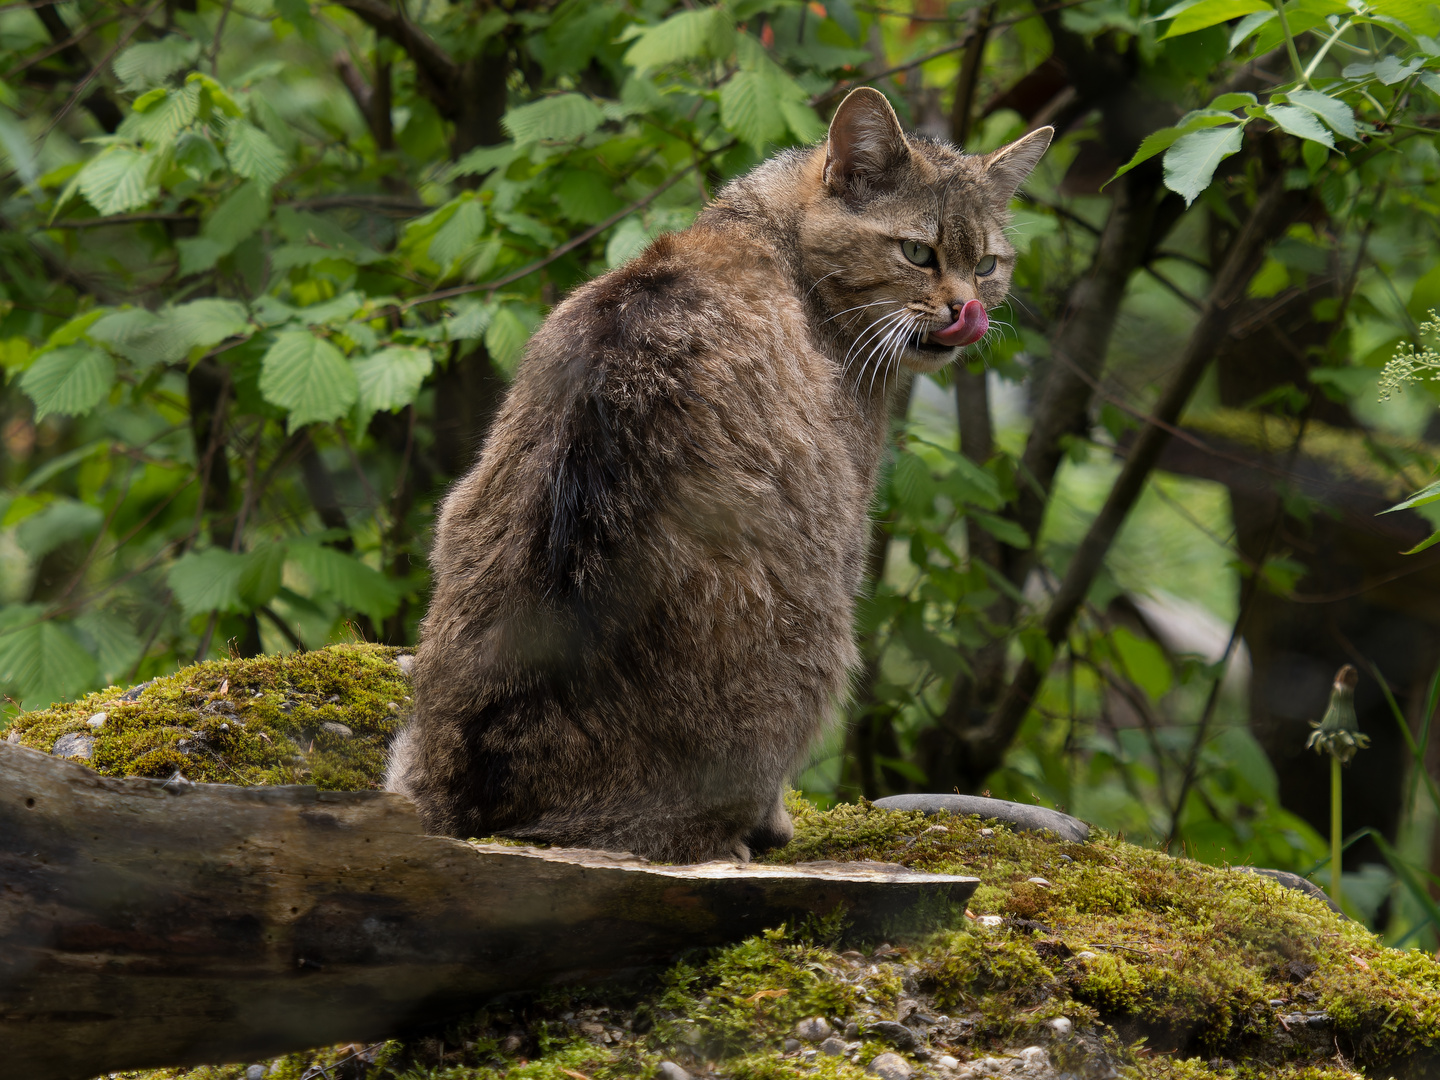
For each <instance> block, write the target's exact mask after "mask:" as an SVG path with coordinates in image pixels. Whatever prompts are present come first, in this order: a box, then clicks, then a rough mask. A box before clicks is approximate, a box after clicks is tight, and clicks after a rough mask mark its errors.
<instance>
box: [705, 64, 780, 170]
mask: <svg viewBox="0 0 1440 1080" xmlns="http://www.w3.org/2000/svg"><path fill="white" fill-rule="evenodd" d="M720 122H721V123H722V124H724V125H725V129H726V130H727V131H731V132H734V133H735V134H736V135H738V136H739V137H740V138H742V139H744V140H745V141H746V142H748V143H749V144H750V145H751V146H753V147H755V148H756V150H757V151H760V150H763V149H764V146H765V144H766V143H771V142H777V141H779V140H780V139H782V138H784V136H785V133H786V131H788V130H789V124H788V122H787V121H786V119H785V114H784V113H783V112H781V111H780V101H779V98H778V97H777V96H776V94H775V92H774V88H773V87H772V85H771V81H770V80H769V79H768V78H766V77H765V76H764V75H762V74H760V73H759V72H755V71H739V72H736V73H735V75H734V76H732V77H731V79H730V80H729V81H728V82H727V83H726V84H725V85H724V86H722V87H721V88H720Z"/></svg>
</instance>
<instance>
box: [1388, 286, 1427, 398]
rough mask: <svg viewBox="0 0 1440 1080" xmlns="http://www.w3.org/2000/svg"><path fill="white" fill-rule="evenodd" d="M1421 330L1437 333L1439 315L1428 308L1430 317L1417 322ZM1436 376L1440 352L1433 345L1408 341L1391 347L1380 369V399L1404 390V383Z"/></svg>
mask: <svg viewBox="0 0 1440 1080" xmlns="http://www.w3.org/2000/svg"><path fill="white" fill-rule="evenodd" d="M1420 333H1421V334H1432V335H1440V315H1437V314H1436V312H1435V309H1434V308H1431V309H1430V318H1429V320H1428V321H1426V322H1422V323H1421V324H1420ZM1427 378H1428V379H1440V352H1437V351H1436V350H1435V348H1434V347H1433V346H1430V345H1421V346H1420V347H1418V348H1417V347H1416V346H1415V344H1414V343H1413V342H1412V343H1409V344H1405V345H1400V346H1398V347H1397V348H1396V349H1395V355H1394V356H1392V357H1391V358H1390V360H1389V362H1388V363H1387V364H1386V365H1385V367H1384V369H1383V370H1382V371H1381V372H1380V382H1379V388H1380V400H1381V401H1389V400H1390V395H1391V394H1393V393H1395V391H1397V390H1404V389H1405V386H1406V384H1407V383H1412V382H1419V381H1420V380H1421V379H1427Z"/></svg>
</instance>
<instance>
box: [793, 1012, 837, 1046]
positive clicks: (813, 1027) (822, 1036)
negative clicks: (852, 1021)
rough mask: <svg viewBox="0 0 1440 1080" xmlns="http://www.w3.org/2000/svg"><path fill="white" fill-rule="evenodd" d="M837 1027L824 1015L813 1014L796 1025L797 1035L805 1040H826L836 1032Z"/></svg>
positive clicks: (811, 1041) (815, 1041) (812, 1041)
mask: <svg viewBox="0 0 1440 1080" xmlns="http://www.w3.org/2000/svg"><path fill="white" fill-rule="evenodd" d="M834 1031H835V1029H834V1028H832V1027H831V1026H830V1023H829V1021H827V1020H826V1019H825V1018H824V1017H822V1016H812V1017H810V1019H808V1020H801V1021H800V1023H798V1024H796V1025H795V1037H796V1038H797V1039H800V1040H801V1041H803V1042H809V1043H818V1042H824V1041H825V1040H826V1039H828V1038H829V1037H830V1036H831V1035H833V1034H834Z"/></svg>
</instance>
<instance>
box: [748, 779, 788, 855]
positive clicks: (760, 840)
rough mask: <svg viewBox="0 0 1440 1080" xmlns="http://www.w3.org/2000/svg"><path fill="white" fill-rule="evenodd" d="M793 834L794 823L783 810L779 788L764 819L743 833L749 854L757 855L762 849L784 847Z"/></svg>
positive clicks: (781, 793) (782, 796)
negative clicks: (773, 802)
mask: <svg viewBox="0 0 1440 1080" xmlns="http://www.w3.org/2000/svg"><path fill="white" fill-rule="evenodd" d="M794 835H795V824H794V822H792V821H791V820H790V815H789V813H787V812H786V810H785V792H784V790H781V791H780V793H779V794H777V795H776V796H775V804H774V805H773V806H771V807H770V812H769V813H768V814H766V815H765V819H764V820H763V821H762V822H760V824H759V825H757V826H755V828H753V829H752V830H750V832H748V833H746V834H745V838H744V844H745V846H746V847H748V848H749V851H750V854H754V855H759V854H760V853H761V852H763V851H770V850H772V849H773V848H781V847H784V846H785V845H786V844H788V843H789V842H790V839H791V838H792V837H793V836H794ZM742 861H748V860H742Z"/></svg>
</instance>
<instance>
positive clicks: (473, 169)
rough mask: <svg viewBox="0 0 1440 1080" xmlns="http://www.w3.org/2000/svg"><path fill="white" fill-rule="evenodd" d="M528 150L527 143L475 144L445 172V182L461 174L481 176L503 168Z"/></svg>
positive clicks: (450, 181) (451, 180) (449, 181)
mask: <svg viewBox="0 0 1440 1080" xmlns="http://www.w3.org/2000/svg"><path fill="white" fill-rule="evenodd" d="M528 152H529V146H528V144H524V143H515V142H508V143H501V144H500V145H498V146H477V147H476V148H475V149H474V150H471V151H470V152H469V153H468V154H465V155H464V156H463V157H461V158H460V160H459V161H457V162H455V164H454V165H451V166H450V168H449V169H447V170H446V172H445V182H446V183H452V182H453V181H454V180H456V179H457V178H458V177H461V176H483V175H484V174H485V173H488V172H490V171H492V170H494V169H501V170H503V169H505V168H506V167H507V166H509V165H510V163H511V162H513V161H515V160H516V159H518V158H520V157H523V156H524V155H525V154H526V153H528Z"/></svg>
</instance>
